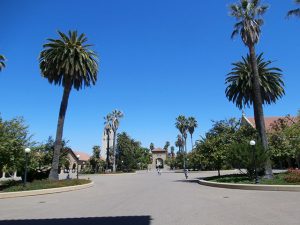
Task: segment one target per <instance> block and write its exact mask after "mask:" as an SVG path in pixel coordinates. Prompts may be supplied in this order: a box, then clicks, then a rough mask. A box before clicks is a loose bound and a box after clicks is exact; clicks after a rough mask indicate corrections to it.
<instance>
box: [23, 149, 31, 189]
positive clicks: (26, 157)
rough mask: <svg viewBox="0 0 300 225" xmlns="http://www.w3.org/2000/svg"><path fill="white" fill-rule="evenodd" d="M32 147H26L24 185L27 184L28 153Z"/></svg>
mask: <svg viewBox="0 0 300 225" xmlns="http://www.w3.org/2000/svg"><path fill="white" fill-rule="evenodd" d="M30 151H31V149H30V148H25V174H24V187H25V186H26V182H27V166H28V154H29V153H30Z"/></svg>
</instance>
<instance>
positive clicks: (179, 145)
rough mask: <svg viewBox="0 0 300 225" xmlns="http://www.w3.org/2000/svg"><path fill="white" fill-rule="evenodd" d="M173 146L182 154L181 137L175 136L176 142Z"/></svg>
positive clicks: (182, 142) (182, 141)
mask: <svg viewBox="0 0 300 225" xmlns="http://www.w3.org/2000/svg"><path fill="white" fill-rule="evenodd" d="M175 146H176V147H178V151H179V152H183V151H184V150H183V146H184V140H183V139H182V136H181V135H179V134H178V135H177V140H176V142H175Z"/></svg>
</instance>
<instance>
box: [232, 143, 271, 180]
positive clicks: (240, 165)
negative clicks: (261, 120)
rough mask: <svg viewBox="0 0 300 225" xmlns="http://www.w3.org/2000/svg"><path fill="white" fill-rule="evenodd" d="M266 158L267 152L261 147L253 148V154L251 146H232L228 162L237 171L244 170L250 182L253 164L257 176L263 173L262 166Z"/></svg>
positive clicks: (252, 174)
mask: <svg viewBox="0 0 300 225" xmlns="http://www.w3.org/2000/svg"><path fill="white" fill-rule="evenodd" d="M267 158H268V152H265V150H264V149H263V147H262V145H260V144H257V145H256V146H255V154H254V149H253V147H252V146H250V145H249V144H248V143H247V144H233V145H232V148H231V150H230V153H229V157H228V159H229V162H230V163H231V165H232V167H234V168H237V169H246V171H247V175H248V177H249V179H250V180H252V179H253V178H254V177H255V164H254V159H255V161H256V168H257V172H258V174H259V175H261V174H263V173H264V164H265V162H266V160H267Z"/></svg>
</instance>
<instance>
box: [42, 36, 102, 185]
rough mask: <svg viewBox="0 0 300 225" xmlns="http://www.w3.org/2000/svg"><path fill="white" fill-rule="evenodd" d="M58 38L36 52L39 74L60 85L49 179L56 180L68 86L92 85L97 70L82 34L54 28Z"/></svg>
mask: <svg viewBox="0 0 300 225" xmlns="http://www.w3.org/2000/svg"><path fill="white" fill-rule="evenodd" d="M58 34H59V39H48V41H49V42H48V43H46V44H44V45H43V48H44V50H43V51H42V52H41V53H40V58H39V61H40V69H41V73H42V76H43V77H45V78H46V79H48V81H49V83H51V84H55V85H62V86H63V87H64V92H63V97H62V101H61V104H60V110H59V116H58V123H57V129H56V138H55V147H54V155H53V160H52V167H51V171H50V174H49V179H51V180H58V163H59V154H60V151H61V148H62V136H63V127H64V121H65V115H66V111H67V107H68V100H69V95H70V92H71V90H72V88H75V89H76V90H77V91H78V90H80V89H81V88H82V87H89V86H91V85H92V84H93V85H94V84H95V83H96V80H97V73H98V63H97V60H98V56H97V55H96V53H95V52H93V51H92V50H91V49H90V48H89V47H90V46H91V45H89V44H86V42H87V38H86V36H85V34H83V33H82V34H80V35H79V36H78V35H77V31H69V33H68V35H66V34H64V33H62V32H60V31H58Z"/></svg>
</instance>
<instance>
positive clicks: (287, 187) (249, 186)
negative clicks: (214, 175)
mask: <svg viewBox="0 0 300 225" xmlns="http://www.w3.org/2000/svg"><path fill="white" fill-rule="evenodd" d="M198 183H199V184H202V185H205V186H210V187H217V188H228V189H241V190H259V191H296V192H297V191H299V192H300V185H263V184H231V183H217V182H212V181H206V180H198Z"/></svg>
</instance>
